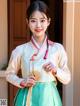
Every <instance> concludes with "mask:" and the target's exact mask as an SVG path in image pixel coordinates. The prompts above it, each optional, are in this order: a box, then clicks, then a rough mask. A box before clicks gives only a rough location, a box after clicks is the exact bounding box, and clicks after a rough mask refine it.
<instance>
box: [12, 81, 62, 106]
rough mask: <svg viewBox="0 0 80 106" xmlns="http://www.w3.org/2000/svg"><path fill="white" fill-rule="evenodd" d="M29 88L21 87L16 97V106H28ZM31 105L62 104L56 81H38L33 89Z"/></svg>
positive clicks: (47, 105) (51, 105) (49, 105)
mask: <svg viewBox="0 0 80 106" xmlns="http://www.w3.org/2000/svg"><path fill="white" fill-rule="evenodd" d="M27 94H28V88H23V89H21V88H20V89H19V90H18V92H17V94H16V97H15V99H14V106H26V100H27ZM30 106H62V103H61V99H60V96H59V93H58V90H57V88H56V84H55V83H54V82H48V83H47V82H46V83H41V82H38V83H36V85H35V86H34V87H33V89H32V95H31V100H30Z"/></svg>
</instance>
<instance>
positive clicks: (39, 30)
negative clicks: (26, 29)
mask: <svg viewBox="0 0 80 106" xmlns="http://www.w3.org/2000/svg"><path fill="white" fill-rule="evenodd" d="M42 30H43V29H35V31H36V32H41V31H42Z"/></svg>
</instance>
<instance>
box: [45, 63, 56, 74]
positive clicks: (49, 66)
mask: <svg viewBox="0 0 80 106" xmlns="http://www.w3.org/2000/svg"><path fill="white" fill-rule="evenodd" d="M43 68H44V69H45V71H47V72H49V71H51V72H52V73H56V70H55V67H54V65H53V64H52V63H51V62H49V63H47V64H44V65H43Z"/></svg>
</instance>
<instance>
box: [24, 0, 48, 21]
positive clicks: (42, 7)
mask: <svg viewBox="0 0 80 106" xmlns="http://www.w3.org/2000/svg"><path fill="white" fill-rule="evenodd" d="M37 10H38V11H40V12H42V13H44V14H46V16H47V18H50V15H49V8H48V6H47V5H46V4H45V3H44V2H43V1H40V0H36V1H34V2H32V3H31V4H30V6H29V7H28V9H27V11H26V18H27V19H28V20H29V18H30V16H31V15H32V13H33V12H34V11H37Z"/></svg>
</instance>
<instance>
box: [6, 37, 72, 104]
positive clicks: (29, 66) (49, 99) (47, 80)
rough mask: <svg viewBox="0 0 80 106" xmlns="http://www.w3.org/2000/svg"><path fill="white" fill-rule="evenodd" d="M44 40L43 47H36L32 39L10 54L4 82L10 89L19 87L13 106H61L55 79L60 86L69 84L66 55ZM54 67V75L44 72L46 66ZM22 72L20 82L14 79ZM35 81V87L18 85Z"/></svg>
mask: <svg viewBox="0 0 80 106" xmlns="http://www.w3.org/2000/svg"><path fill="white" fill-rule="evenodd" d="M48 45H49V47H48V51H47V54H46V58H44V56H45V53H46V50H47V37H45V39H44V42H43V43H42V45H38V44H37V42H36V41H35V39H34V38H33V36H32V39H31V40H30V42H28V43H25V44H22V45H20V46H17V47H16V48H15V49H14V50H13V51H12V54H11V58H10V61H9V65H8V68H7V71H6V79H7V81H9V82H10V83H12V84H13V85H15V86H17V87H19V90H18V92H17V94H16V96H15V98H14V106H62V102H61V99H60V96H59V93H58V90H57V88H56V83H57V80H56V79H58V80H59V81H60V82H61V83H63V84H67V83H69V81H70V78H71V76H70V71H69V68H68V65H67V54H66V52H65V50H64V47H63V46H62V45H61V44H59V43H55V42H51V41H49V40H48ZM48 62H51V63H53V65H54V67H55V69H56V70H57V74H56V75H55V76H54V75H53V74H52V73H51V72H46V71H45V69H44V68H43V65H44V64H45V63H48ZM19 69H21V73H22V78H19V77H18V76H17V73H18V71H19ZM30 75H34V76H35V77H36V84H35V85H34V86H33V87H30V88H27V87H25V88H24V87H22V86H21V85H20V83H21V81H23V80H24V79H26V78H27V77H28V76H30Z"/></svg>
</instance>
